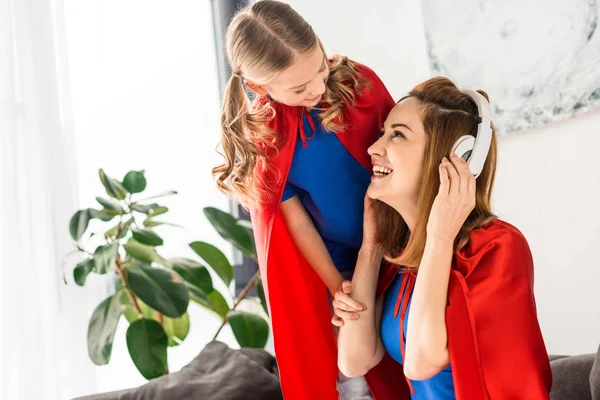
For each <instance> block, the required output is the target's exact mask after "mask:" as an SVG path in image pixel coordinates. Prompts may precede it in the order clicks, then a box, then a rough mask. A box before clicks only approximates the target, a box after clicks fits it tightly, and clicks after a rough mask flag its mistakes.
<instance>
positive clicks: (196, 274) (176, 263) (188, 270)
mask: <svg viewBox="0 0 600 400" xmlns="http://www.w3.org/2000/svg"><path fill="white" fill-rule="evenodd" d="M169 262H170V263H171V266H172V268H173V269H174V270H175V272H177V273H178V274H179V275H180V276H181V277H182V278H183V279H184V280H185V281H186V282H188V283H190V284H192V285H193V286H196V287H197V288H199V289H201V290H202V291H203V292H204V293H210V292H211V291H212V290H213V283H212V278H211V277H210V272H208V270H207V269H206V267H204V266H203V265H200V264H199V263H197V262H196V261H194V260H190V259H187V258H170V259H169Z"/></svg>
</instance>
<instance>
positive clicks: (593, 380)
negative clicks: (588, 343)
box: [590, 347, 600, 400]
mask: <svg viewBox="0 0 600 400" xmlns="http://www.w3.org/2000/svg"><path fill="white" fill-rule="evenodd" d="M590 387H591V389H592V400H600V347H598V352H597V353H596V359H595V360H594V365H593V366H592V372H591V373H590Z"/></svg>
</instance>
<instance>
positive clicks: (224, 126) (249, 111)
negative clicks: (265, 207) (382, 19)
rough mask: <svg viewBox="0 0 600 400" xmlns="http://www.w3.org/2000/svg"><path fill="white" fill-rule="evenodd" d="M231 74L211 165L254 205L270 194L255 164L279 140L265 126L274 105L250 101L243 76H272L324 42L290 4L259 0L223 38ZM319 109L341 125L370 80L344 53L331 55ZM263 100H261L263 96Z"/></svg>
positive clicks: (229, 189) (261, 163)
mask: <svg viewBox="0 0 600 400" xmlns="http://www.w3.org/2000/svg"><path fill="white" fill-rule="evenodd" d="M226 48H227V56H228V58H229V63H230V65H231V67H232V71H233V73H232V77H231V78H230V79H229V82H228V83H227V87H226V89H225V95H224V98H223V105H222V110H221V147H222V152H220V153H221V155H223V158H224V160H223V163H222V164H221V165H218V166H217V167H215V168H213V170H212V173H213V175H214V176H215V177H216V182H217V187H218V188H219V190H221V191H222V192H224V193H225V194H227V195H231V196H233V197H234V198H235V199H236V200H238V201H239V202H240V203H241V204H242V205H244V206H246V207H256V206H258V205H260V204H261V203H262V202H263V201H264V200H265V199H268V198H270V195H271V193H270V191H269V189H268V188H266V185H265V184H264V182H259V181H258V178H257V176H256V174H255V170H256V168H268V158H269V157H271V156H273V155H274V154H276V152H277V148H278V147H279V145H280V144H281V143H280V142H281V138H280V136H279V134H278V133H277V132H274V131H273V130H272V129H269V128H268V127H267V124H268V123H269V122H270V121H271V120H272V119H273V118H275V115H276V111H275V108H274V107H273V105H272V104H271V102H270V101H268V100H266V99H265V98H263V99H259V100H258V101H254V103H252V104H251V103H250V100H249V98H248V96H247V93H246V90H245V88H244V84H243V78H242V77H244V78H246V77H247V78H251V80H252V81H254V82H256V83H258V84H263V85H264V84H266V83H268V82H270V81H272V80H273V79H274V78H275V77H276V76H277V74H279V73H280V72H282V71H283V70H285V69H287V68H289V67H290V66H291V65H293V64H294V62H296V60H297V58H298V56H300V55H304V54H309V53H311V52H313V51H315V50H316V49H319V48H320V49H321V50H322V51H323V53H324V54H325V51H324V48H323V45H322V43H321V41H320V40H319V38H318V37H317V35H316V34H315V32H314V31H313V29H312V27H311V26H310V25H309V24H308V23H307V22H306V21H305V20H304V19H303V18H302V17H301V16H300V15H299V14H298V13H297V12H296V11H295V10H294V9H293V8H292V7H290V6H289V5H288V4H286V3H282V2H279V1H273V0H263V1H258V2H256V3H255V4H254V5H252V6H251V7H248V8H246V9H243V10H241V11H239V12H238V13H237V14H236V15H235V17H234V18H233V20H232V21H231V24H230V25H229V28H228V29H227V40H226ZM329 67H330V71H329V77H328V80H327V84H326V91H325V93H324V95H323V99H322V103H324V104H326V107H324V108H323V109H322V110H321V111H320V118H321V124H322V126H323V128H324V129H325V130H327V131H339V130H342V129H343V128H344V111H345V109H346V107H352V106H353V105H354V104H355V97H356V95H357V94H359V93H360V91H361V90H362V88H363V87H364V86H365V85H367V86H368V81H367V80H364V79H361V78H359V70H358V68H357V67H356V66H355V65H354V64H353V63H352V62H350V61H349V60H348V58H347V57H342V56H337V55H336V56H333V57H332V59H331V60H330V65H329ZM261 100H262V101H261Z"/></svg>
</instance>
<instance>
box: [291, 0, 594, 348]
mask: <svg viewBox="0 0 600 400" xmlns="http://www.w3.org/2000/svg"><path fill="white" fill-rule="evenodd" d="M288 3H290V4H291V5H292V6H293V7H294V8H295V9H296V10H297V11H298V12H300V14H302V15H303V16H304V17H305V18H306V19H307V20H308V22H309V23H311V24H312V26H313V28H314V29H315V31H316V32H317V34H319V35H320V37H321V39H322V40H323V42H324V43H325V46H326V47H327V48H328V50H334V51H337V52H339V53H342V54H345V55H348V56H350V57H351V58H353V59H355V60H356V61H359V62H362V63H365V64H367V65H369V66H370V67H371V68H373V69H374V70H375V71H376V72H377V73H378V74H379V76H380V77H381V78H382V79H383V81H384V82H385V84H386V85H387V87H388V88H389V90H390V92H391V93H392V96H393V97H394V98H399V97H400V96H401V95H402V94H403V93H405V92H406V91H408V90H410V89H411V88H412V87H413V86H414V85H415V84H417V83H419V82H420V81H422V80H424V79H427V78H428V77H429V76H430V72H429V66H428V62H427V52H426V48H425V40H424V35H423V25H422V17H421V10H420V5H419V0H402V1H392V0H389V1H384V0H376V1H369V2H364V1H361V0H350V1H348V0H330V1H327V2H325V1H320V0H318V1H317V0H292V1H288ZM333 16H335V17H333ZM599 68H600V66H599ZM491 100H492V101H493V100H494V99H491ZM599 127H600V110H599V111H596V112H594V113H590V114H588V115H583V116H579V117H576V118H574V119H571V120H569V121H563V122H561V123H555V124H552V125H547V126H544V127H541V128H538V129H533V130H530V131H527V132H520V133H518V134H515V135H512V136H507V137H501V138H500V140H499V162H498V175H497V181H496V186H495V195H494V205H495V211H496V213H497V214H499V215H500V216H501V217H502V218H504V219H506V220H507V221H509V222H511V223H513V224H515V225H516V226H517V227H518V228H520V229H521V230H522V231H523V233H524V234H525V235H526V237H527V239H528V240H529V243H530V245H531V249H532V252H533V256H534V259H535V262H536V296H537V305H538V313H539V320H540V323H541V326H542V331H543V334H544V338H545V341H546V345H547V347H548V351H549V352H551V353H555V354H556V353H565V354H576V353H586V352H593V351H595V350H596V348H597V346H598V344H599V342H600V307H599V306H598V305H599V304H600V295H599V294H598V293H599V291H598V283H599V282H600V262H599V261H597V260H598V258H597V256H596V254H597V248H598V247H596V248H594V246H595V245H596V246H598V245H597V243H600V218H599V217H598V215H597V214H596V208H595V207H597V205H598V204H599V199H600V169H599V168H598V166H597V162H600V132H599V129H598V128H599ZM597 160H598V161H597Z"/></svg>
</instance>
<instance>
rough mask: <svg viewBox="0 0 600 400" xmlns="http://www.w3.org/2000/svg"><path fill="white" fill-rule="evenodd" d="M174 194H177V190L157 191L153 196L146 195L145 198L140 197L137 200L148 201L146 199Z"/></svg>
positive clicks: (139, 201)
mask: <svg viewBox="0 0 600 400" xmlns="http://www.w3.org/2000/svg"><path fill="white" fill-rule="evenodd" d="M174 194H177V191H175V190H169V191H166V192H162V193H159V194H157V195H154V196H150V197H146V198H143V199H140V200H138V201H137V202H138V203H141V202H142V201H148V200H153V199H158V198H160V197H165V196H172V195H174Z"/></svg>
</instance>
